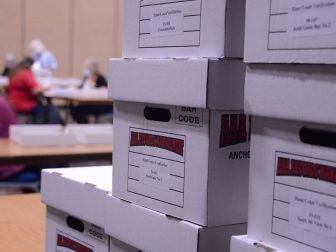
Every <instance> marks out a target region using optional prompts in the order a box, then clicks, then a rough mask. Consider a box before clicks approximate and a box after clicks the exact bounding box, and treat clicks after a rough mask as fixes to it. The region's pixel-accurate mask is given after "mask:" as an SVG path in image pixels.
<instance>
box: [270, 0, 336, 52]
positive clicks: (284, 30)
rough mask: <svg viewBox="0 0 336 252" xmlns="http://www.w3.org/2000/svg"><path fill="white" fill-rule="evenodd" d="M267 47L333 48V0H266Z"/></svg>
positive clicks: (335, 30) (335, 32)
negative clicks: (267, 9)
mask: <svg viewBox="0 0 336 252" xmlns="http://www.w3.org/2000/svg"><path fill="white" fill-rule="evenodd" d="M269 1H270V10H269V30H268V50H302V49H307V50H312V49H313V50H314V49H315V50H316V49H336V15H335V12H336V0H323V1H321V0H285V1H281V0H269Z"/></svg>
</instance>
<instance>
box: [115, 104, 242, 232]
mask: <svg viewBox="0 0 336 252" xmlns="http://www.w3.org/2000/svg"><path fill="white" fill-rule="evenodd" d="M156 115H167V116H168V119H167V118H157V117H155V116H156ZM161 119H162V120H161ZM166 119H167V120H166ZM160 120H161V121H160ZM165 120H166V121H165ZM114 130H115V132H118V133H117V134H116V133H115V134H114V145H113V146H114V150H113V164H114V176H113V195H114V196H115V197H119V198H121V199H125V200H127V201H130V202H133V203H136V204H139V205H142V206H145V207H148V208H150V209H155V210H157V211H160V212H163V213H166V214H169V215H172V216H174V217H177V218H180V219H184V220H188V221H191V222H194V223H198V224H200V225H203V226H216V225H224V224H225V225H226V224H237V223H244V222H246V213H247V184H248V164H249V118H248V117H246V116H245V115H244V114H243V113H241V112H229V111H217V110H205V109H196V108H189V107H174V106H164V105H151V104H142V103H129V102H119V101H116V102H115V103H114Z"/></svg>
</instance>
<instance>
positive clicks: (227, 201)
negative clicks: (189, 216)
mask: <svg viewBox="0 0 336 252" xmlns="http://www.w3.org/2000/svg"><path fill="white" fill-rule="evenodd" d="M249 127H250V122H249V117H247V116H246V115H245V114H243V113H237V112H226V111H225V112H224V111H211V122H210V151H209V152H210V154H209V178H208V195H209V199H208V211H209V213H208V216H209V223H208V224H209V225H216V224H217V223H221V224H225V225H226V224H237V223H246V221H247V200H248V198H247V196H248V175H249V158H250V143H249Z"/></svg>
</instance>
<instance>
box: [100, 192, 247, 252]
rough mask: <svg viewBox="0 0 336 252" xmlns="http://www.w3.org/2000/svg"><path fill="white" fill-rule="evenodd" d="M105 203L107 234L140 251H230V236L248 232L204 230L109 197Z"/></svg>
mask: <svg viewBox="0 0 336 252" xmlns="http://www.w3.org/2000/svg"><path fill="white" fill-rule="evenodd" d="M106 199H107V200H106V209H107V210H106V212H107V213H109V214H108V215H106V226H105V230H106V232H107V233H108V234H109V235H111V236H113V237H116V238H117V239H120V240H123V241H125V242H127V243H128V244H130V245H132V246H134V247H137V248H139V249H141V251H146V252H171V251H174V252H184V251H188V252H208V251H229V248H230V238H231V236H232V235H236V234H242V233H244V232H245V231H246V224H237V225H228V226H218V227H201V226H198V225H195V224H192V223H189V222H186V221H183V220H178V219H175V218H172V217H168V216H166V215H164V214H161V213H159V212H155V211H153V210H150V209H147V208H144V207H141V206H138V205H135V204H132V203H129V202H126V201H123V200H119V199H117V198H115V197H113V196H110V195H109V196H108V197H107V198H106Z"/></svg>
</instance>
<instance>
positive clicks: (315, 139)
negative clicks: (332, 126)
mask: <svg viewBox="0 0 336 252" xmlns="http://www.w3.org/2000/svg"><path fill="white" fill-rule="evenodd" d="M299 137H300V140H301V141H302V142H303V143H306V144H312V145H317V146H322V147H329V148H336V132H333V131H329V130H322V129H313V128H309V127H302V128H301V130H300V132H299Z"/></svg>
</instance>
